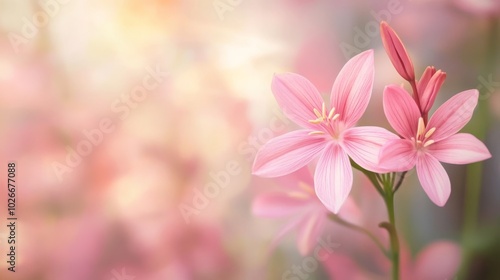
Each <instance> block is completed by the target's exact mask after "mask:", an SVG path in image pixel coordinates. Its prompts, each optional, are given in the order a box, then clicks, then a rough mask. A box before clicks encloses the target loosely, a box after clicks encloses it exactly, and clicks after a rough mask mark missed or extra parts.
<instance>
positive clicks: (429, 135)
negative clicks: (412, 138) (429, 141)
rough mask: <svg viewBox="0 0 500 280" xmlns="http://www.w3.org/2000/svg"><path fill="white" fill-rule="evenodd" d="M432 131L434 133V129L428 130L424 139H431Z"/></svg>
mask: <svg viewBox="0 0 500 280" xmlns="http://www.w3.org/2000/svg"><path fill="white" fill-rule="evenodd" d="M434 131H436V128H435V127H433V128H431V129H429V131H427V133H426V134H425V138H429V137H431V135H432V134H433V133H434Z"/></svg>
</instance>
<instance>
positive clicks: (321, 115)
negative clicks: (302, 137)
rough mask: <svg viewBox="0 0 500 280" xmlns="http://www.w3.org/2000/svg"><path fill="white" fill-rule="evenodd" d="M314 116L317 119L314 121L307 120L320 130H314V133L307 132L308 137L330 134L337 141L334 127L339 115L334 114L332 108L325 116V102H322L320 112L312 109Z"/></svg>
mask: <svg viewBox="0 0 500 280" xmlns="http://www.w3.org/2000/svg"><path fill="white" fill-rule="evenodd" d="M313 112H314V115H316V117H317V119H315V120H309V122H310V123H312V124H316V125H318V126H319V127H320V128H321V130H316V131H311V132H309V135H317V134H320V135H321V134H325V133H328V134H330V135H331V136H332V137H333V138H335V139H337V138H338V135H337V133H336V131H337V129H336V126H335V123H336V121H335V120H336V119H338V118H339V117H340V115H339V114H335V108H332V109H331V110H330V112H329V113H328V115H327V114H326V112H327V111H326V105H325V102H323V104H322V106H321V112H320V111H319V110H318V109H316V108H314V109H313Z"/></svg>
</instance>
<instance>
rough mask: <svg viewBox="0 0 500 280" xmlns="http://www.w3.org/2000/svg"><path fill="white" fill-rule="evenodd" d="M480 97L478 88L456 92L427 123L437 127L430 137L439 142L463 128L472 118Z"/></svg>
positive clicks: (430, 126)
mask: <svg viewBox="0 0 500 280" xmlns="http://www.w3.org/2000/svg"><path fill="white" fill-rule="evenodd" d="M478 97H479V92H478V91H477V90H475V89H471V90H466V91H463V92H461V93H459V94H456V95H455V96H453V97H452V98H450V99H449V100H448V101H446V102H445V103H444V104H443V105H441V106H440V107H439V108H438V109H437V110H436V112H435V113H434V115H432V117H431V119H430V120H429V124H428V125H427V127H428V128H433V127H435V128H436V131H435V132H434V134H432V136H431V137H430V138H431V139H432V140H434V141H436V142H437V141H439V140H442V139H444V138H447V137H449V136H451V135H453V134H455V133H457V132H458V131H459V130H460V129H462V128H463V127H464V126H465V125H466V124H467V123H468V122H469V120H470V119H471V118H472V113H473V112H474V108H476V105H477V99H478Z"/></svg>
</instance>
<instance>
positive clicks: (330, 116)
mask: <svg viewBox="0 0 500 280" xmlns="http://www.w3.org/2000/svg"><path fill="white" fill-rule="evenodd" d="M333 113H335V107H333V108H332V109H331V110H330V113H329V114H328V118H329V119H331V118H332V117H333Z"/></svg>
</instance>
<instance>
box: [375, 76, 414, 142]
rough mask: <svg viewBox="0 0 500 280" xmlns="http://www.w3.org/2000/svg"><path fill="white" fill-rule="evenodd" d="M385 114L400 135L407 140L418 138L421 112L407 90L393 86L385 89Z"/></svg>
mask: <svg viewBox="0 0 500 280" xmlns="http://www.w3.org/2000/svg"><path fill="white" fill-rule="evenodd" d="M384 113H385V116H386V117H387V120H388V121H389V123H390V124H391V126H392V128H394V130H396V132H397V133H398V134H399V135H401V136H403V137H404V138H407V139H410V138H411V137H415V136H416V134H417V125H418V118H420V111H419V110H418V106H417V104H416V103H415V101H414V100H413V98H411V96H410V94H409V93H408V92H406V90H404V89H403V88H401V87H398V86H393V85H392V86H387V87H385V89H384Z"/></svg>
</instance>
